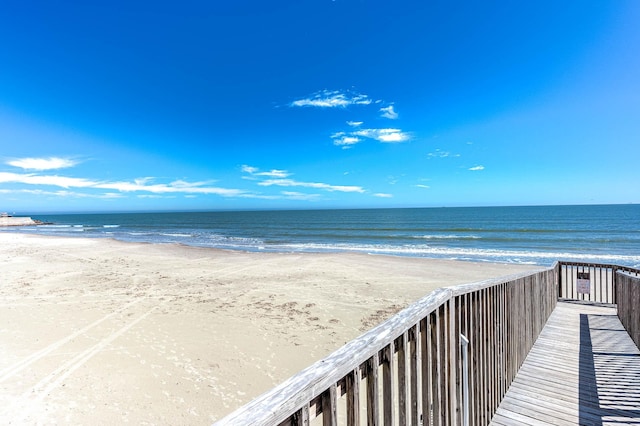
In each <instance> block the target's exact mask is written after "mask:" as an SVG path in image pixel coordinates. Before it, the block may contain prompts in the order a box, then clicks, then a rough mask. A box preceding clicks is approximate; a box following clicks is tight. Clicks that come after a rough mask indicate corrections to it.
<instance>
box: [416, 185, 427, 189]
mask: <svg viewBox="0 0 640 426" xmlns="http://www.w3.org/2000/svg"><path fill="white" fill-rule="evenodd" d="M414 186H415V187H416V188H424V189H429V188H431V187H430V186H429V185H423V184H417V185H414Z"/></svg>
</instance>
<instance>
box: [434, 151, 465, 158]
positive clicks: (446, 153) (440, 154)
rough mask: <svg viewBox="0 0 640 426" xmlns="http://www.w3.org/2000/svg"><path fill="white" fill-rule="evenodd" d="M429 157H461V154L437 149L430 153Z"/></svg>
mask: <svg viewBox="0 0 640 426" xmlns="http://www.w3.org/2000/svg"><path fill="white" fill-rule="evenodd" d="M427 157H429V158H447V157H460V154H452V153H450V152H449V151H441V150H440V149H436V150H435V152H430V153H428V154H427Z"/></svg>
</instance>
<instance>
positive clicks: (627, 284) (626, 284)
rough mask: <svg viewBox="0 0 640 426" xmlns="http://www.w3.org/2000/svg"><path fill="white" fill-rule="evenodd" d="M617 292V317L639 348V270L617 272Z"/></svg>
mask: <svg viewBox="0 0 640 426" xmlns="http://www.w3.org/2000/svg"><path fill="white" fill-rule="evenodd" d="M616 292H617V294H618V318H620V322H621V323H622V325H623V326H624V328H625V329H626V330H627V332H628V333H629V336H631V340H633V342H634V343H635V344H636V346H637V347H638V348H640V271H638V270H635V271H634V272H628V271H625V272H618V273H617V274H616Z"/></svg>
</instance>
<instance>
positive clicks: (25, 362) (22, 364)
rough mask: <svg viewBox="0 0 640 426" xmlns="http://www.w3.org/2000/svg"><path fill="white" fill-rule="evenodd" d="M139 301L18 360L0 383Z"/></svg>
mask: <svg viewBox="0 0 640 426" xmlns="http://www.w3.org/2000/svg"><path fill="white" fill-rule="evenodd" d="M141 300H142V299H137V300H134V301H132V302H129V303H127V304H126V305H124V306H122V307H121V308H119V309H117V310H115V311H113V312H111V313H110V314H107V315H105V316H104V317H102V318H100V319H98V320H96V321H94V322H92V323H91V324H89V325H87V326H85V327H83V328H81V329H80V330H78V331H76V332H75V333H72V334H70V335H68V336H67V337H65V338H63V339H60V340H58V341H57V342H54V343H52V344H50V345H49V346H46V347H44V348H42V349H40V350H39V351H37V352H34V353H32V354H31V355H29V356H28V357H26V358H24V359H22V360H20V361H18V362H16V363H14V364H13V365H11V366H9V367H7V368H5V369H3V370H2V371H0V383H2V382H4V381H5V380H7V379H10V378H11V377H13V376H15V375H16V374H17V373H19V372H20V371H22V370H24V369H25V368H26V367H28V366H29V365H31V364H33V363H34V362H36V361H38V360H39V359H41V358H43V357H45V356H47V355H48V354H50V353H51V352H53V351H55V350H56V349H58V348H60V347H61V346H63V345H65V344H66V343H68V342H70V341H71V340H73V339H75V338H76V337H78V336H80V335H82V334H84V333H86V332H87V331H89V330H91V329H92V328H94V327H95V326H97V325H99V324H101V323H103V322H104V321H106V320H108V319H109V318H111V317H112V316H114V315H117V314H119V313H120V312H122V311H124V310H126V309H128V308H129V307H131V306H133V305H135V304H137V303H139V302H140V301H141Z"/></svg>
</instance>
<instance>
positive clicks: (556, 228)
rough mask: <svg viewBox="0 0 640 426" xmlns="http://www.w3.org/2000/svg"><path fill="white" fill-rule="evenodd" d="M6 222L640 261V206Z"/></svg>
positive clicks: (384, 249) (503, 256)
mask: <svg viewBox="0 0 640 426" xmlns="http://www.w3.org/2000/svg"><path fill="white" fill-rule="evenodd" d="M31 216H32V217H33V218H34V219H39V220H42V221H45V222H52V223H53V224H52V225H45V226H38V227H23V228H17V229H15V228H12V229H8V228H6V229H3V231H2V232H30V233H37V234H43V235H60V236H74V237H90V238H114V239H117V240H122V241H136V242H149V243H179V244H187V245H193V246H201V247H215V248H221V249H232V250H244V251H252V252H259V251H265V252H336V251H350V252H362V253H371V254H385V255H396V256H418V257H430V258H445V259H459V260H473V261H488V262H509V263H527V264H539V265H551V264H552V263H553V262H554V261H555V260H569V261H589V262H599V263H616V264H621V265H627V266H633V267H640V205H635V204H633V205H588V206H534V207H466V208H415V209H413V208H412V209H358V210H295V211H240V212H227V211H224V212H186V213H109V214H65V215H42V214H32V215H31Z"/></svg>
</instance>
